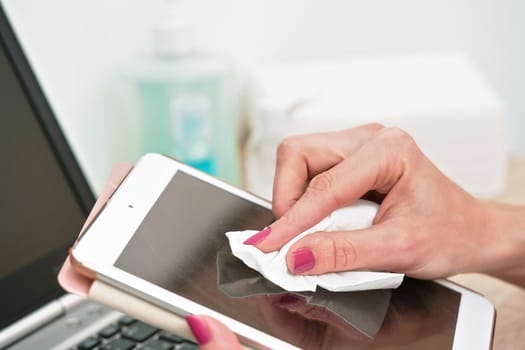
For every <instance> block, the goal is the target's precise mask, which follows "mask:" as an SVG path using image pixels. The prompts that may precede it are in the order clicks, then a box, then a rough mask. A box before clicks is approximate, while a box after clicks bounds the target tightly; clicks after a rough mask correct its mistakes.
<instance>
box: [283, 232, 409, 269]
mask: <svg viewBox="0 0 525 350" xmlns="http://www.w3.org/2000/svg"><path fill="white" fill-rule="evenodd" d="M386 226H387V225H385V224H376V225H374V226H372V227H370V228H367V229H362V230H352V231H337V232H316V233H313V234H311V235H308V236H305V237H303V238H302V239H300V240H299V241H297V242H296V243H295V244H294V245H293V246H291V247H290V250H289V251H288V254H287V256H286V264H287V266H288V270H289V271H290V272H292V273H296V274H303V275H319V274H323V273H327V272H337V271H348V270H362V269H366V270H374V271H392V272H396V271H402V270H404V269H406V268H407V267H408V265H409V263H410V262H409V261H408V259H409V258H410V255H409V254H405V253H404V251H403V249H404V248H403V245H404V244H403V241H406V239H404V238H403V237H404V236H405V235H403V234H402V233H399V232H394V230H393V229H392V228H390V227H388V228H386Z"/></svg>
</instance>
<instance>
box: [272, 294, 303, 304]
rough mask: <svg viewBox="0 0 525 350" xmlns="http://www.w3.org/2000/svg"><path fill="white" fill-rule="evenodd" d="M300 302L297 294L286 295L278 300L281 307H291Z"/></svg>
mask: <svg viewBox="0 0 525 350" xmlns="http://www.w3.org/2000/svg"><path fill="white" fill-rule="evenodd" d="M298 301H299V297H298V296H297V295H295V294H284V295H281V296H280V297H279V299H277V304H279V305H291V304H295V303H296V302H298Z"/></svg>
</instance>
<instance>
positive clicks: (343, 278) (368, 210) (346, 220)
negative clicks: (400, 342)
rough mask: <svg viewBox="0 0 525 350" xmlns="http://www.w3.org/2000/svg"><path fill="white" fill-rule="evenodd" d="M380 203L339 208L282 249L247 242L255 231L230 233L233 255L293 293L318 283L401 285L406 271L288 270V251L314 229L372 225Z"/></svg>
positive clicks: (346, 287)
mask: <svg viewBox="0 0 525 350" xmlns="http://www.w3.org/2000/svg"><path fill="white" fill-rule="evenodd" d="M377 209H378V205H377V204H376V203H374V202H370V201H367V200H357V201H356V202H354V203H353V204H352V205H350V206H347V207H344V208H340V209H337V210H335V211H334V212H333V213H332V214H330V215H329V216H327V217H326V218H324V219H323V220H321V221H320V222H319V223H318V224H317V225H314V226H312V227H311V228H309V229H308V230H306V231H304V232H302V233H301V234H299V235H297V236H296V237H294V239H292V240H291V241H290V242H288V243H287V244H286V245H284V246H283V247H282V248H281V249H280V250H279V251H274V252H269V253H264V252H262V251H261V250H259V249H257V248H256V247H254V246H252V245H247V244H243V242H244V241H245V240H246V239H247V238H249V237H250V236H252V235H253V234H255V233H257V231H254V230H246V231H232V232H227V233H226V236H227V237H228V240H229V243H230V248H231V251H232V254H233V255H234V256H236V257H237V258H239V259H240V260H242V261H243V262H244V263H245V264H246V265H247V266H249V267H251V268H252V269H255V270H256V271H258V272H259V273H260V274H261V275H263V276H264V277H265V278H267V279H268V280H270V281H271V282H273V283H275V284H276V285H278V286H280V287H281V288H283V289H285V290H287V291H290V292H302V291H312V292H313V291H315V290H316V289H317V286H319V287H322V288H324V289H326V290H329V291H332V292H349V291H361V290H373V289H391V288H397V287H399V285H400V284H401V282H403V277H404V275H403V274H400V273H390V272H372V271H343V272H330V273H326V274H322V275H307V276H306V275H296V274H292V273H290V272H289V271H288V267H287V266H286V253H287V252H288V250H289V248H290V247H291V246H292V245H293V244H294V243H295V242H296V241H298V240H299V239H301V238H302V237H304V236H306V235H309V234H312V233H314V232H318V231H323V232H327V233H326V234H330V233H329V232H331V231H341V230H355V229H362V228H366V227H370V226H371V225H372V223H373V221H374V217H375V215H376V213H377Z"/></svg>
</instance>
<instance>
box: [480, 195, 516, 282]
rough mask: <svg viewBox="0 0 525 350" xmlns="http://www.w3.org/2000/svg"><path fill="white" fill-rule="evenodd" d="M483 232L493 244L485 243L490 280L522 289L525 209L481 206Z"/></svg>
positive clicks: (491, 203)
mask: <svg viewBox="0 0 525 350" xmlns="http://www.w3.org/2000/svg"><path fill="white" fill-rule="evenodd" d="M485 205H486V208H487V221H486V230H488V231H489V232H490V236H491V237H493V241H492V242H489V243H488V245H489V246H488V247H487V249H488V250H489V251H490V252H491V254H492V255H491V258H490V259H489V260H490V264H489V265H488V266H487V267H486V268H485V271H482V272H486V273H488V274H490V275H491V276H494V277H496V278H499V279H502V280H505V281H507V282H510V283H513V284H516V285H518V286H520V287H524V288H525V206H517V205H509V204H502V203H497V202H492V201H487V202H485Z"/></svg>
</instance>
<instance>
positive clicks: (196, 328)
mask: <svg viewBox="0 0 525 350" xmlns="http://www.w3.org/2000/svg"><path fill="white" fill-rule="evenodd" d="M186 322H188V326H190V329H191V332H192V333H193V335H194V336H195V339H196V340H197V342H198V343H199V345H204V344H206V343H208V342H209V341H210V332H209V331H208V327H206V324H205V323H204V321H203V320H201V319H200V318H198V317H197V316H192V315H190V316H186Z"/></svg>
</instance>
